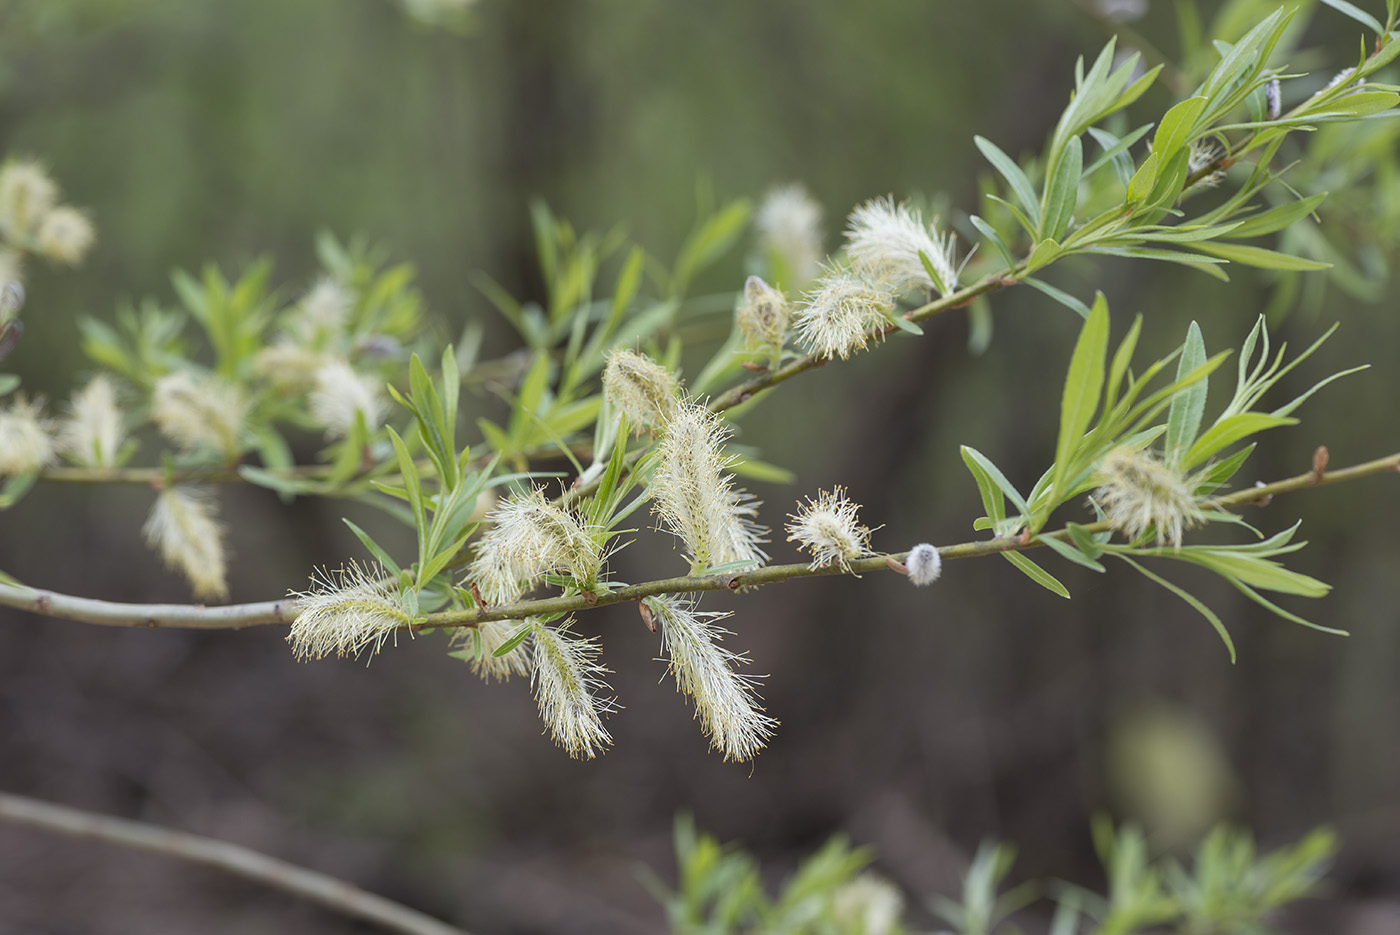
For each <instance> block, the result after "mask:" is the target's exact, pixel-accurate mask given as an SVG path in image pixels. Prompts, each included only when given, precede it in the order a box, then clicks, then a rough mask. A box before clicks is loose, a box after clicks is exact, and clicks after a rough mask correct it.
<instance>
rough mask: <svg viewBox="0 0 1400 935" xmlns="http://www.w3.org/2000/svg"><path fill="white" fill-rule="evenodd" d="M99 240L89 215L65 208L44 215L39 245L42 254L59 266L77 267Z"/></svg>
mask: <svg viewBox="0 0 1400 935" xmlns="http://www.w3.org/2000/svg"><path fill="white" fill-rule="evenodd" d="M96 238H97V234H96V232H95V231H94V230H93V227H92V221H90V220H88V216H87V215H86V214H84V213H83V212H82V211H79V210H78V209H77V208H70V207H68V206H67V205H62V206H60V207H57V208H54V209H53V210H52V211H50V212H49V213H48V214H45V215H44V219H43V220H42V221H40V222H39V233H38V234H37V235H36V237H35V242H36V244H37V245H38V248H39V252H40V253H42V254H43V255H44V256H46V257H48V258H49V259H50V260H53V261H54V262H55V263H64V264H66V265H68V266H77V265H78V264H79V263H81V262H83V258H84V257H85V256H87V252H88V250H89V249H91V248H92V242H93V241H94V240H95V239H96Z"/></svg>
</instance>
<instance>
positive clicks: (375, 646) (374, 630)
mask: <svg viewBox="0 0 1400 935" xmlns="http://www.w3.org/2000/svg"><path fill="white" fill-rule="evenodd" d="M292 597H293V598H294V599H295V600H296V602H297V607H298V612H297V617H296V619H295V620H294V621H292V628H291V631H290V632H289V633H288V634H287V642H289V643H291V644H292V652H293V653H294V654H295V655H296V657H297V658H298V659H322V658H324V657H326V656H329V655H331V654H332V653H334V654H335V655H337V656H358V655H359V654H360V652H361V650H364V649H369V651H370V654H371V655H373V654H374V653H377V652H378V651H379V647H380V646H382V645H383V644H384V641H385V640H386V639H388V638H389V637H390V636H391V635H392V634H394V633H397V632H398V631H399V630H401V629H404V628H406V627H407V626H408V625H409V624H410V623H411V622H412V620H413V618H412V615H410V614H409V612H408V609H407V608H406V607H405V606H404V604H403V599H402V598H401V597H400V596H399V590H398V587H397V586H396V585H395V584H394V583H393V581H392V580H391V579H389V578H388V576H387V575H386V574H385V572H384V569H383V568H380V567H378V566H370V567H368V568H364V567H361V566H360V565H358V564H355V563H353V562H352V563H351V564H350V565H348V566H346V567H344V568H341V569H340V570H339V571H337V572H335V573H334V574H332V573H331V572H327V571H318V572H317V574H316V576H315V577H313V578H312V585H311V587H310V588H309V589H308V590H306V591H302V592H298V593H294V594H293V595H292Z"/></svg>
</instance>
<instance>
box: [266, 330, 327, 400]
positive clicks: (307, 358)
mask: <svg viewBox="0 0 1400 935" xmlns="http://www.w3.org/2000/svg"><path fill="white" fill-rule="evenodd" d="M330 359H331V358H330V357H328V355H326V354H324V353H322V352H320V351H315V350H312V349H311V348H309V347H304V346H302V345H301V344H297V343H295V342H292V341H289V340H286V339H278V340H276V341H274V342H273V343H272V344H269V345H267V346H266V347H264V348H262V349H261V350H259V351H258V352H257V354H256V355H254V357H253V373H254V374H256V375H257V378H258V379H259V380H263V381H266V382H267V383H268V384H270V385H271V386H272V388H273V389H275V390H277V391H278V392H279V393H283V394H286V395H288V396H294V395H296V394H298V393H309V392H311V391H312V390H313V389H315V388H316V377H317V374H319V373H320V372H321V368H322V367H324V366H325V365H326V362H327V361H328V360H330Z"/></svg>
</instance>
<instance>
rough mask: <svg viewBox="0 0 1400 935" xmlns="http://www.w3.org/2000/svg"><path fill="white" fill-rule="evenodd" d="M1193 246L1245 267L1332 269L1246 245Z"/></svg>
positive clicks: (1210, 244)
mask: <svg viewBox="0 0 1400 935" xmlns="http://www.w3.org/2000/svg"><path fill="white" fill-rule="evenodd" d="M1195 246H1196V249H1197V250H1199V251H1201V252H1202V253H1208V254H1210V255H1211V256H1218V257H1220V258H1222V259H1225V260H1229V261H1230V262H1232V263H1243V264H1244V265H1245V266H1258V267H1260V268H1261V269H1291V270H1317V269H1331V268H1332V264H1331V263H1319V262H1317V261H1316V260H1307V259H1304V258H1303V257H1300V256H1289V255H1288V254H1286V253H1279V252H1278V251H1276V250H1267V249H1265V248H1263V247H1251V246H1249V245H1248V244H1235V243H1200V244H1196V245H1195Z"/></svg>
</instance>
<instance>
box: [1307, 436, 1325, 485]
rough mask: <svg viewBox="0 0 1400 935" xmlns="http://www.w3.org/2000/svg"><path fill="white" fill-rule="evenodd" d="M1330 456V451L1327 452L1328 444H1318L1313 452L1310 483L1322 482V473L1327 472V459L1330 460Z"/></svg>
mask: <svg viewBox="0 0 1400 935" xmlns="http://www.w3.org/2000/svg"><path fill="white" fill-rule="evenodd" d="M1329 457H1330V456H1329V454H1328V452H1327V446H1326V445H1318V446H1317V450H1316V451H1314V452H1313V460H1312V476H1311V477H1309V478H1308V483H1310V484H1320V483H1322V475H1323V474H1324V473H1325V472H1326V470H1327V461H1328V458H1329Z"/></svg>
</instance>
